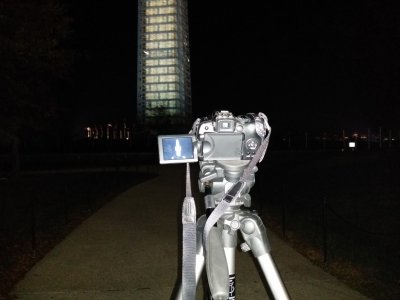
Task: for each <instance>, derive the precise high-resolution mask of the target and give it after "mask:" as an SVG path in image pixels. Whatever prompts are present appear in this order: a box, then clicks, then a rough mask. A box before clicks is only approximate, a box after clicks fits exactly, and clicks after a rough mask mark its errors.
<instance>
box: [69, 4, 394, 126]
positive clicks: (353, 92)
mask: <svg viewBox="0 0 400 300" xmlns="http://www.w3.org/2000/svg"><path fill="white" fill-rule="evenodd" d="M69 2H71V3H73V5H72V6H71V8H72V12H71V14H72V15H73V17H74V18H75V24H74V30H75V35H76V42H77V43H76V44H77V45H78V47H79V49H80V51H82V53H86V54H87V57H88V58H86V59H82V62H81V64H80V66H79V68H80V69H79V77H80V86H79V92H78V96H77V103H78V104H77V111H78V112H77V119H79V120H81V121H85V120H86V121H89V120H105V121H106V120H107V119H122V118H126V119H128V120H131V119H133V120H134V119H135V118H136V102H135V99H136V38H137V36H136V30H137V16H136V14H137V1H127V0H123V1H118V4H112V5H111V4H110V2H107V3H103V2H102V1H100V2H85V3H86V4H82V1H69ZM397 2H398V1H371V0H367V1H342V2H341V1H295V2H293V3H292V1H274V2H270V1H268V2H259V3H257V4H256V5H254V6H253V5H244V3H243V2H235V1H195V0H189V30H190V43H191V44H190V49H191V74H192V99H193V118H194V119H195V118H197V117H203V116H208V115H210V114H211V113H212V112H213V111H214V110H220V109H226V110H230V111H232V112H233V113H234V114H244V113H247V112H259V111H262V112H264V113H265V114H266V115H267V116H268V117H269V120H270V123H271V126H272V127H273V128H276V127H278V128H280V129H282V130H294V129H299V130H302V129H321V130H323V129H325V130H341V129H342V128H346V129H349V130H350V129H355V130H365V129H366V128H368V127H370V128H374V127H377V126H384V127H391V128H393V129H395V130H398V129H399V128H400V124H399V123H400V121H399V120H400V119H399V118H398V112H399V96H400V90H399V82H400V81H399V79H400V58H399V55H400V18H399V17H398V16H399V15H400V9H399V7H400V5H399V4H397ZM93 3H94V4H93Z"/></svg>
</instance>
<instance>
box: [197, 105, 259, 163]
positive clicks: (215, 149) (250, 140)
mask: <svg viewBox="0 0 400 300" xmlns="http://www.w3.org/2000/svg"><path fill="white" fill-rule="evenodd" d="M257 124H258V125H257ZM260 125H261V126H260ZM256 127H265V124H264V119H262V118H261V117H259V116H258V115H255V114H252V113H248V114H246V115H244V116H237V117H235V116H234V115H233V114H232V113H231V112H229V111H224V110H223V111H218V112H216V113H215V114H214V115H213V117H212V118H211V119H208V118H204V119H201V120H199V122H198V124H197V126H196V129H195V130H194V132H195V136H196V140H197V145H196V146H197V153H198V158H199V160H201V161H210V160H218V161H220V160H250V159H252V158H253V156H254V155H255V153H256V152H257V150H258V148H259V147H260V145H261V143H262V141H263V139H264V137H265V133H266V130H264V132H263V133H261V135H260V134H259V132H257V130H256Z"/></svg>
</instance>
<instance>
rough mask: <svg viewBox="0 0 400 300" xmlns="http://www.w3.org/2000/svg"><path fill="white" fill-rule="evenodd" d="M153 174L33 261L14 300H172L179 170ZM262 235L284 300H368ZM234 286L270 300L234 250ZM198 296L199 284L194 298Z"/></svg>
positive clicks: (245, 256) (246, 259) (242, 293)
mask: <svg viewBox="0 0 400 300" xmlns="http://www.w3.org/2000/svg"><path fill="white" fill-rule="evenodd" d="M159 171H160V176H158V177H156V178H153V179H151V180H149V181H146V182H144V183H141V184H139V185H137V186H134V187H132V188H131V189H129V190H128V191H126V192H124V193H122V194H120V195H119V196H117V197H116V198H115V199H114V200H113V201H111V202H109V203H108V204H106V205H105V206H104V207H103V208H101V209H100V210H99V211H97V212H96V213H95V214H94V215H93V216H91V217H90V218H89V219H87V220H86V221H85V222H84V223H82V224H81V225H80V226H79V227H78V228H77V229H76V230H74V231H73V232H72V233H71V234H70V235H69V236H68V237H67V238H66V239H65V240H64V241H62V242H61V243H60V244H58V245H57V246H56V247H55V248H54V249H53V250H52V251H51V252H50V253H48V254H47V256H46V257H44V258H43V259H42V260H41V261H40V262H38V263H37V264H36V265H35V266H34V268H33V269H32V270H31V271H30V272H28V274H27V275H26V276H25V278H24V279H23V280H22V281H20V282H19V283H18V284H17V285H16V286H15V288H14V290H13V292H12V293H13V294H14V295H15V296H16V297H17V299H56V300H59V299H66V300H67V299H68V300H69V299H71V300H72V299H73V300H81V299H82V300H87V299H96V300H97V299H98V300H102V299H113V300H114V299H117V300H118V299H130V300H132V299H133V300H136V299H150V300H152V299H155V300H159V299H174V292H175V290H176V283H177V278H178V276H179V274H180V270H179V267H178V264H179V263H180V258H179V257H178V253H179V250H180V245H179V236H180V229H179V227H180V215H181V212H180V209H181V203H182V200H183V197H184V191H185V187H184V184H185V180H184V176H185V175H184V172H185V166H184V165H173V166H169V165H163V166H160V167H159ZM196 202H197V204H198V205H203V203H202V199H196ZM266 225H268V224H266ZM268 237H269V239H270V243H271V246H272V252H271V255H272V256H273V258H274V260H275V263H276V265H277V267H278V269H279V272H280V273H281V276H282V279H283V281H284V283H285V285H286V287H287V289H288V292H289V294H290V296H291V299H292V300H303V299H307V300H330V299H332V300H368V298H367V297H364V296H363V295H361V294H360V293H358V292H356V291H354V290H352V289H350V288H349V287H347V286H346V285H344V284H343V283H342V282H340V281H338V280H337V279H335V278H334V277H332V276H331V275H329V274H327V273H325V272H324V271H323V270H321V269H320V268H318V267H316V266H315V265H313V264H311V263H310V262H309V261H308V260H307V259H306V258H304V257H303V256H301V255H300V254H299V253H297V252H296V251H294V250H293V249H292V248H290V247H289V246H288V245H287V244H286V243H285V242H284V241H282V240H280V239H279V238H278V237H277V236H276V235H274V234H273V233H272V232H269V231H268ZM236 281H237V287H236V288H237V293H236V299H255V300H257V299H271V298H269V297H268V293H267V291H266V290H267V289H266V288H265V286H264V285H263V283H262V281H261V278H260V275H259V273H258V271H257V266H256V264H255V263H254V261H253V259H252V258H251V254H249V253H243V252H241V251H239V250H238V251H237V254H236ZM202 295H203V290H202V284H201V283H199V286H198V292H197V299H203V296H202Z"/></svg>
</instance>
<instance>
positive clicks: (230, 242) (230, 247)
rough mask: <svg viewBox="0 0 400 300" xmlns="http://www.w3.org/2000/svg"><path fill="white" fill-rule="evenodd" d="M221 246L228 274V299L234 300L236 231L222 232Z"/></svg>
mask: <svg viewBox="0 0 400 300" xmlns="http://www.w3.org/2000/svg"><path fill="white" fill-rule="evenodd" d="M222 244H223V246H224V251H225V257H226V261H227V264H228V274H229V297H228V299H230V300H234V299H236V270H235V255H236V246H237V231H236V230H235V231H233V232H229V231H228V230H226V229H225V230H223V231H222Z"/></svg>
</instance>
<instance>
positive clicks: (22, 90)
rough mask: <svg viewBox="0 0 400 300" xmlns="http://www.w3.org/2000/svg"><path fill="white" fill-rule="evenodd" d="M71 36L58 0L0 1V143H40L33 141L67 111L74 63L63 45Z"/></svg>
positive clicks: (69, 22) (68, 50)
mask: <svg viewBox="0 0 400 300" xmlns="http://www.w3.org/2000/svg"><path fill="white" fill-rule="evenodd" d="M71 34H72V31H71V19H70V18H69V17H68V16H67V14H66V11H65V9H64V7H63V6H62V5H61V3H60V1H59V0H38V1H31V0H0V59H1V68H0V101H1V104H0V136H1V137H2V138H1V140H2V141H3V144H4V143H10V141H15V140H16V139H17V140H21V142H24V143H25V140H29V137H31V138H30V140H36V141H39V140H40V138H36V137H37V136H39V135H41V134H44V132H51V128H53V129H54V128H55V127H58V126H59V124H60V123H59V122H58V121H57V120H62V118H63V114H64V112H65V109H66V108H67V107H68V106H66V105H63V97H62V95H63V91H65V90H66V88H67V84H68V78H70V73H69V72H70V71H71V66H72V63H73V59H74V54H73V51H72V50H71V49H68V47H67V46H66V45H67V42H68V40H69V39H70V38H71ZM32 137H34V138H32ZM7 141H8V142H7ZM3 146H4V145H3Z"/></svg>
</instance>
